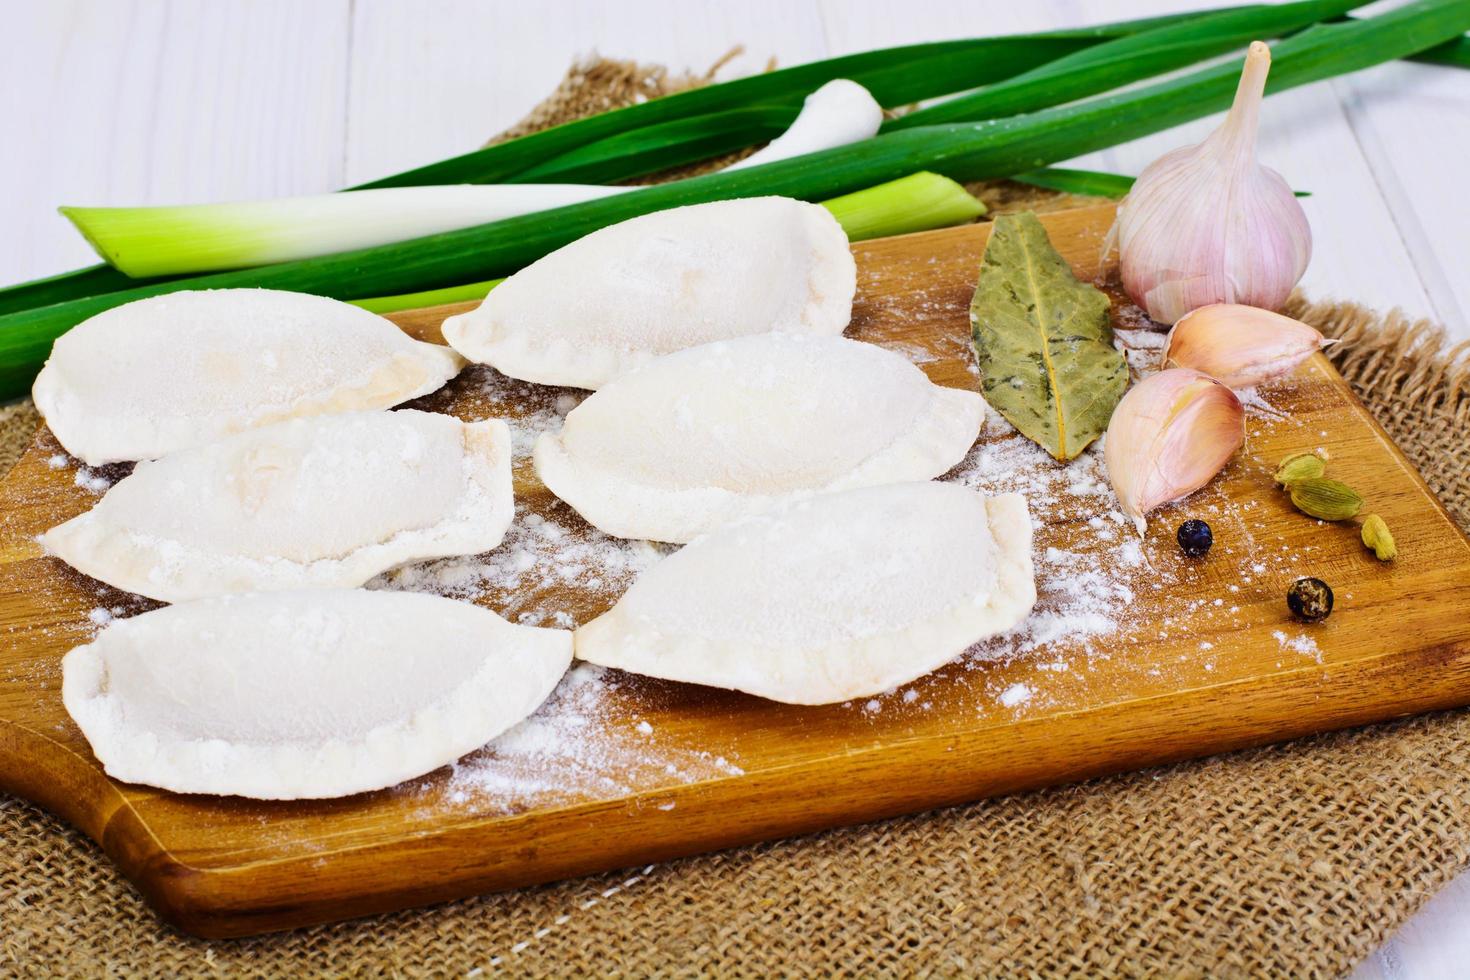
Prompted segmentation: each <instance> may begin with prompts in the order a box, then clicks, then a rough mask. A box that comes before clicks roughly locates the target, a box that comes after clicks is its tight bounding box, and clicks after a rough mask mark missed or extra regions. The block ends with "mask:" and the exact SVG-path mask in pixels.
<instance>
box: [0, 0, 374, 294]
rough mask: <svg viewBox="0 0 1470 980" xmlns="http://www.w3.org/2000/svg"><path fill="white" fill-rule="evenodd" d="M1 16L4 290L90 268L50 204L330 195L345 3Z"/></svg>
mask: <svg viewBox="0 0 1470 980" xmlns="http://www.w3.org/2000/svg"><path fill="white" fill-rule="evenodd" d="M4 17H5V20H6V24H7V27H6V32H5V33H6V40H7V44H6V52H5V57H4V58H0V92H3V93H4V97H3V98H4V101H3V103H0V132H5V133H7V134H10V141H9V142H8V145H7V147H6V152H5V153H0V214H3V215H4V225H5V235H4V236H3V238H0V282H11V281H17V280H21V279H27V278H32V277H35V276H40V275H46V274H50V273H54V272H59V271H62V270H64V269H67V268H72V267H75V266H79V265H84V264H88V263H90V262H93V261H96V259H95V257H94V256H93V255H92V252H91V250H90V249H89V248H88V247H87V245H86V244H85V243H84V242H83V241H82V240H81V238H80V236H78V235H77V234H76V233H75V231H73V230H72V228H71V226H70V225H69V224H68V223H67V222H66V221H65V220H64V219H63V218H61V217H60V216H59V215H58V214H57V213H56V210H55V209H56V206H57V205H58V204H65V203H76V204H147V203H177V202H191V201H205V200H222V199H231V198H247V197H269V196H277V195H281V194H289V193H304V192H307V191H318V190H325V189H328V188H332V187H335V186H337V185H338V184H340V183H341V179H342V130H343V122H344V105H345V95H346V68H347V24H348V7H347V0H327V2H318V3H312V4H297V3H293V2H291V0H256V2H252V3H249V4H217V3H204V2H196V0H176V2H170V3H153V2H133V3H97V2H86V0H72V2H55V3H11V4H9V5H8V9H6V10H5V11H4Z"/></svg>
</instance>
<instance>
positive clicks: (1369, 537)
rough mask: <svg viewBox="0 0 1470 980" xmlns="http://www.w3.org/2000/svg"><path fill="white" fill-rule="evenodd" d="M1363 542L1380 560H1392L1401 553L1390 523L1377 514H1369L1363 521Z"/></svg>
mask: <svg viewBox="0 0 1470 980" xmlns="http://www.w3.org/2000/svg"><path fill="white" fill-rule="evenodd" d="M1363 544H1365V545H1367V546H1368V549H1369V550H1370V551H1372V552H1373V554H1374V555H1376V556H1377V557H1378V560H1379V561H1392V560H1393V559H1394V558H1395V557H1396V556H1397V555H1398V553H1399V548H1398V545H1396V544H1394V543H1393V535H1392V534H1390V533H1389V531H1388V524H1387V523H1386V522H1385V521H1384V520H1383V518H1381V517H1379V516H1378V515H1377V514H1369V515H1368V516H1367V518H1366V519H1365V520H1364V521H1363Z"/></svg>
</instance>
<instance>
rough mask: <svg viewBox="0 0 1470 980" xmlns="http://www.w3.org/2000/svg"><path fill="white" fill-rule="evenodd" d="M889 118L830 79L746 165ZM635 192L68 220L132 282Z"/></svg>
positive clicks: (305, 204) (393, 195) (831, 143)
mask: <svg viewBox="0 0 1470 980" xmlns="http://www.w3.org/2000/svg"><path fill="white" fill-rule="evenodd" d="M882 121H883V109H882V107H881V106H879V105H878V103H877V102H876V101H874V99H873V97H872V96H871V95H870V94H868V91H867V89H865V88H863V87H862V86H861V85H858V84H857V83H856V82H850V81H847V80H845V79H839V80H838V81H835V82H828V83H827V84H826V85H824V86H822V87H821V88H820V89H818V90H817V91H816V92H813V93H812V94H811V95H810V96H808V98H807V101H806V103H805V105H804V107H803V108H802V110H801V113H800V115H798V116H797V118H796V121H795V122H793V123H792V125H791V128H790V129H788V130H787V131H786V132H785V133H784V134H783V135H781V136H779V137H777V139H776V141H775V142H773V143H771V144H770V145H769V146H767V147H766V148H765V149H764V150H762V151H761V152H760V153H757V154H756V155H755V156H753V157H751V158H750V159H749V161H745V163H747V164H751V165H756V166H759V165H760V164H762V163H769V162H772V161H774V160H781V159H785V158H787V157H793V156H800V155H801V154H803V153H810V152H815V151H817V150H826V149H831V148H833V147H836V146H842V145H845V144H847V143H853V142H856V141H858V140H861V139H867V138H869V137H871V136H872V135H873V134H874V133H876V132H877V131H878V126H879V125H880V124H881V123H882ZM737 166H739V165H737ZM628 190H630V188H627V187H607V186H604V185H600V184H447V185H440V186H433V187H391V188H380V189H377V190H366V191H354V192H353V193H351V194H317V195H313V196H307V197H291V198H277V199H274V200H268V201H241V202H238V203H230V204H193V205H185V206H181V207H142V208H78V207H63V208H62V209H61V213H62V214H64V215H66V217H67V218H69V219H71V222H72V224H73V225H75V226H76V228H77V230H78V231H80V232H81V233H82V235H83V237H85V238H86V239H87V241H88V242H90V243H91V245H92V247H93V248H94V249H96V250H97V254H98V255H100V256H102V258H104V259H106V260H107V261H108V262H110V263H112V265H114V266H115V267H117V268H118V269H120V270H121V271H123V272H125V273H127V274H128V275H129V276H139V277H146V276H167V275H178V274H181V273H189V272H214V271H218V270H220V269H240V268H246V267H249V266H255V265H269V264H271V263H274V262H289V261H291V260H293V259H307V258H312V257H313V256H317V255H330V254H331V253H333V252H346V251H351V250H352V249H358V248H369V247H371V246H373V245H387V244H389V243H390V242H400V241H403V240H405V239H409V238H420V237H422V236H424V235H432V234H435V233H436V232H441V231H455V230H457V229H460V228H470V227H473V226H475V225H483V224H489V223H490V222H493V221H500V220H502V219H505V218H514V217H516V216H518V215H522V214H533V213H535V212H537V211H549V210H551V209H552V208H558V207H563V206H565V205H568V204H578V203H581V202H582V201H593V200H596V199H597V198H600V197H607V196H609V195H611V194H621V193H625V192H627V191H628Z"/></svg>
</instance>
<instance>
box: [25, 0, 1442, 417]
mask: <svg viewBox="0 0 1470 980" xmlns="http://www.w3.org/2000/svg"><path fill="white" fill-rule="evenodd" d="M1467 28H1470V4H1467V3H1465V0H1418V2H1416V3H1411V4H1408V5H1406V6H1403V7H1400V8H1397V9H1395V10H1392V11H1390V12H1388V13H1384V14H1380V15H1378V16H1376V17H1372V18H1364V19H1362V20H1355V21H1347V22H1344V23H1339V24H1332V25H1328V26H1321V25H1319V26H1317V27H1313V28H1310V29H1309V30H1307V31H1304V32H1302V33H1300V34H1298V35H1296V36H1294V37H1291V38H1288V39H1287V40H1285V41H1282V42H1280V43H1279V44H1277V45H1276V47H1275V49H1274V58H1273V62H1274V63H1273V67H1272V77H1271V84H1270V86H1269V90H1270V91H1281V90H1283V89H1287V88H1291V87H1293V86H1296V85H1302V84H1305V83H1307V82H1314V81H1318V80H1320V79H1323V78H1330V77H1332V76H1334V75H1339V74H1342V73H1344V72H1349V71H1356V70H1358V69H1361V68H1366V67H1369V66H1371V65H1375V64H1380V63H1382V62H1384V61H1389V60H1392V59H1395V58H1400V57H1404V56H1405V55H1408V54H1413V53H1415V52H1418V51H1422V50H1424V49H1426V48H1429V47H1432V46H1433V45H1435V44H1439V43H1442V42H1444V41H1446V40H1449V39H1452V38H1454V37H1456V36H1457V35H1459V34H1462V33H1464V32H1465V30H1466V29H1467ZM1239 72H1240V62H1239V60H1232V61H1230V62H1227V63H1224V64H1220V65H1215V66H1212V67H1209V68H1205V69H1202V70H1199V71H1196V72H1193V73H1191V74H1188V75H1184V76H1182V77H1179V78H1175V79H1170V80H1168V81H1164V82H1160V83H1157V84H1155V85H1152V86H1149V87H1146V88H1139V89H1134V90H1130V91H1127V92H1123V93H1119V94H1116V95H1110V96H1106V97H1102V98H1096V99H1092V100H1089V101H1086V102H1081V103H1076V104H1072V105H1066V106H1061V107H1058V108H1054V109H1047V110H1045V111H1042V112H1036V113H1031V114H1029V115H1022V116H1013V117H1010V118H1007V119H998V120H991V121H987V122H981V123H963V124H948V125H939V126H922V127H916V128H914V129H907V130H901V131H898V132H893V133H887V134H883V135H880V136H877V137H874V138H873V139H870V140H864V141H863V142H861V143H854V144H851V145H849V146H845V147H840V148H838V149H834V150H825V151H822V152H820V153H811V154H807V155H805V156H800V157H795V158H792V159H789V160H780V161H777V162H775V163H769V164H765V165H763V166H758V167H751V168H749V169H745V170H738V171H729V172H724V173H714V174H708V175H706V176H703V177H693V178H690V179H687V180H681V181H675V182H673V183H669V184H661V185H658V186H655V187H647V188H640V189H638V190H635V191H630V192H629V193H626V194H618V195H616V196H613V197H608V198H603V199H601V200H597V201H590V202H588V203H585V204H576V205H571V206H569V207H564V208H558V209H556V210H554V211H546V212H541V213H538V214H534V215H526V216H523V217H519V218H510V219H507V220H505V221H497V222H495V223H493V224H488V225H482V226H479V227H475V228H468V229H464V230H461V231H451V232H443V233H441V234H437V235H430V236H427V237H425V238H420V239H414V240H412V241H408V242H401V243H398V244H394V245H381V246H377V247H375V248H369V249H360V250H357V251H354V252H344V253H340V254H337V255H330V256H326V257H323V258H319V259H307V260H302V261H297V262H283V263H280V264H278V265H272V266H265V267H262V268H259V269H248V270H242V271H238V272H224V273H216V274H213V275H207V276H199V277H196V278H191V279H181V280H175V281H170V282H164V283H157V284H153V285H148V286H144V287H141V288H138V289H130V290H126V291H123V292H119V293H113V294H109V295H105V296H96V297H90V298H86V299H81V300H76V301H74V302H68V303H58V304H55V305H53V306H48V307H43V308H41V309H36V310H28V311H25V312H21V313H14V314H10V315H8V316H4V317H0V397H3V396H5V395H8V394H13V393H16V392H18V391H20V390H22V389H23V387H24V386H25V385H26V384H27V383H28V382H29V380H30V378H31V376H32V375H33V373H34V371H35V370H36V368H37V366H38V365H39V364H40V362H41V361H42V360H43V359H44V357H45V355H46V351H47V350H48V349H49V346H50V344H51V341H52V340H54V339H55V338H56V337H57V336H58V335H59V334H61V333H62V332H63V331H65V330H66V329H68V328H69V327H71V326H73V325H75V324H77V323H79V322H81V321H82V320H84V319H86V318H87V317H90V316H93V315H95V314H96V313H99V312H101V311H102V310H105V309H109V308H111V307H114V306H118V305H120V304H122V303H125V302H129V301H131V300H135V299H142V298H144V297H146V296H154V295H159V294H161V293H166V292H172V291H175V290H178V289H195V288H198V289H207V288H222V287H235V286H260V287H269V288H275V289H294V290H300V291H302V292H312V293H319V294H321V295H325V296H335V297H339V298H350V297H352V296H353V295H354V293H358V294H360V290H361V287H362V284H363V283H368V282H371V283H373V284H374V285H375V286H377V287H379V288H381V289H383V290H385V291H388V292H409V291H413V290H423V289H433V288H439V287H444V286H450V285H454V284H456V283H464V282H470V281H475V280H479V279H488V278H491V277H494V276H499V275H506V274H509V273H510V272H513V271H514V270H515V269H517V268H519V267H521V266H523V265H526V264H528V263H529V262H531V261H534V260H535V259H536V258H539V257H540V256H541V255H544V254H546V253H547V252H549V251H551V250H553V249H555V248H558V247H560V246H561V245H564V244H566V243H567V242H569V241H572V240H574V239H577V238H580V237H581V236H582V235H585V234H587V233H588V232H591V231H593V230H595V229H597V228H601V227H605V226H606V225H609V224H613V223H615V222H618V221H622V220H624V219H626V218H630V217H633V216H634V215H638V214H646V213H648V212H650V211H658V210H662V209H664V208H670V207H677V206H679V205H684V204H695V203H699V202H701V201H712V200H724V199H729V198H735V197H749V196H756V195H765V194H782V195H787V196H791V197H797V198H802V199H806V200H812V199H814V198H815V199H821V198H825V197H828V196H831V195H834V194H841V193H845V192H849V191H853V190H858V189H860V188H862V187H865V186H869V185H872V184H876V183H879V182H882V181H885V180H892V179H895V178H897V177H900V176H903V175H906V174H910V173H913V172H915V171H917V170H924V169H928V170H933V171H935V172H937V173H941V174H944V175H945V176H948V177H950V178H952V179H956V180H980V179H985V178H988V177H996V176H1004V175H1007V174H1014V173H1025V172H1027V171H1029V170H1034V169H1036V168H1038V167H1042V166H1045V165H1047V164H1049V163H1052V162H1054V161H1057V160H1065V159H1069V158H1071V157H1075V156H1078V155H1080V154H1083V153H1088V152H1091V151H1093V150H1097V149H1102V148H1103V147H1107V146H1113V145H1116V144H1118V143H1122V142H1126V141H1128V140H1131V139H1136V138H1137V137H1139V136H1144V135H1147V134H1149V133H1153V132H1157V131H1159V130H1161V129H1167V128H1169V127H1171V126H1175V125H1178V124H1179V123H1182V122H1187V121H1188V120H1191V119H1196V118H1199V117H1200V116H1203V115H1207V114H1209V113H1212V112H1216V111H1219V110H1221V109H1224V108H1225V107H1226V106H1228V105H1229V104H1230V102H1231V98H1232V96H1233V94H1234V91H1235V87H1236V83H1237V81H1238V74H1239Z"/></svg>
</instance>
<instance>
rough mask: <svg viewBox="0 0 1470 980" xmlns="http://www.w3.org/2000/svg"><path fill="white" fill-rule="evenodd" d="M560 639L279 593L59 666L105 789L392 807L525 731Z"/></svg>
mask: <svg viewBox="0 0 1470 980" xmlns="http://www.w3.org/2000/svg"><path fill="white" fill-rule="evenodd" d="M571 653H572V639H571V633H569V632H567V631H566V630H553V629H539V628H534V627H530V626H515V625H512V624H510V623H507V622H506V621H505V620H503V619H501V618H500V617H499V616H497V615H495V614H494V613H492V612H490V611H489V610H488V609H481V608H479V607H478V606H473V605H470V604H469V603H464V602H455V601H454V600H452V599H443V598H440V597H438V596H430V595H419V594H414V593H407V592H369V591H363V590H342V591H333V592H272V593H262V594H256V595H244V596H222V597H219V598H215V599H202V600H200V601H198V602H189V603H184V604H182V605H178V606H167V607H165V608H163V609H158V610H155V611H153V612H148V613H143V614H142V615H141V616H135V617H133V618H131V619H122V620H116V621H114V622H113V623H112V624H111V625H110V626H108V627H107V628H106V629H104V630H103V631H102V632H101V633H100V634H99V635H98V636H97V638H96V639H95V640H94V641H92V642H91V643H89V644H87V645H86V646H80V647H77V648H76V649H74V650H72V651H71V652H70V653H68V654H67V655H66V657H65V658H64V659H63V660H62V678H63V680H62V687H61V696H62V700H63V702H64V703H65V704H66V710H67V711H68V712H69V713H70V714H71V716H72V718H73V719H74V720H75V721H76V723H77V725H78V726H79V727H80V728H81V730H82V734H84V735H85V736H86V737H87V741H88V742H90V743H91V745H92V751H93V752H94V753H95V754H96V756H97V758H98V760H100V761H101V762H102V765H103V767H104V768H105V769H106V770H107V773H108V775H110V776H112V777H113V778H115V779H119V780H122V781H124V782H130V783H143V784H145V785H148V786H157V787H159V788H161V789H167V790H172V791H174V792H177V793H212V794H216V795H220V796H248V797H254V798H256V799H269V800H291V799H322V798H326V797H333V796H347V795H349V794H352V793H361V792H366V791H368V790H374V789H382V788H383V787H385V786H392V785H394V784H395V783H399V782H402V781H403V780H405V779H412V778H413V777H415V776H421V775H423V774H424V773H426V772H430V771H432V770H434V769H437V768H438V767H440V766H442V765H446V764H448V763H450V762H453V761H454V760H455V759H457V758H459V757H460V756H462V755H464V754H465V753H467V752H471V751H473V750H475V749H477V748H479V747H480V746H482V745H484V744H485V743H486V742H488V741H490V740H491V739H492V738H494V737H495V736H496V735H499V734H500V733H501V732H503V731H505V730H506V729H508V728H510V727H511V726H512V725H514V724H516V723H517V722H519V721H520V720H521V719H523V718H525V717H526V716H527V715H529V714H530V713H531V712H532V711H534V710H536V707H537V705H539V704H540V703H541V702H542V701H544V700H545V699H546V696H547V695H548V694H550V693H551V690H552V688H554V687H555V686H556V683H557V681H558V680H559V679H560V678H561V676H562V674H563V673H564V672H565V671H566V669H567V666H568V665H569V663H570V662H571Z"/></svg>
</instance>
